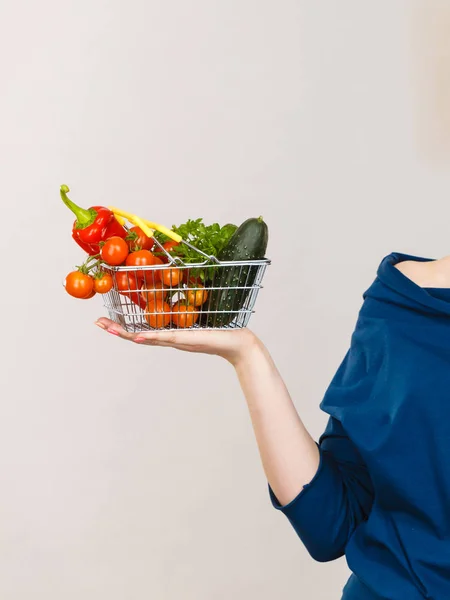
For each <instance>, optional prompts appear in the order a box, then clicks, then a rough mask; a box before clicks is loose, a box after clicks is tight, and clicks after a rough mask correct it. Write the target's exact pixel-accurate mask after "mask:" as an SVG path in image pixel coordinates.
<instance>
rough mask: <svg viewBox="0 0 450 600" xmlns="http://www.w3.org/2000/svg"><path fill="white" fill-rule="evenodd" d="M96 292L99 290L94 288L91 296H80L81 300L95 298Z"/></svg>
mask: <svg viewBox="0 0 450 600" xmlns="http://www.w3.org/2000/svg"><path fill="white" fill-rule="evenodd" d="M96 293H97V292H96V291H95V290H92V292H91V293H90V294H89V296H86V298H80V300H89V298H93V297H94V296H95V294H96Z"/></svg>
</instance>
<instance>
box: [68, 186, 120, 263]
mask: <svg viewBox="0 0 450 600" xmlns="http://www.w3.org/2000/svg"><path fill="white" fill-rule="evenodd" d="M69 191H70V190H69V188H68V187H67V185H62V186H61V190H60V194H61V198H62V201H63V202H64V204H65V205H66V206H67V207H68V208H70V210H71V211H72V212H73V213H74V214H75V216H76V220H75V222H74V224H73V228H72V237H73V239H74V240H75V241H76V243H77V244H78V245H79V246H80V247H81V248H83V250H84V251H85V252H87V253H88V254H90V255H91V256H93V255H94V254H98V253H99V252H100V242H105V241H106V240H107V239H108V238H110V237H112V236H113V235H118V236H119V237H121V238H125V237H126V236H127V235H128V232H127V230H126V229H125V228H124V227H122V225H121V224H120V223H119V221H117V219H116V217H115V216H114V213H113V212H112V211H111V210H109V208H106V207H105V206H92V207H91V208H88V209H87V210H86V209H84V208H80V207H79V206H77V205H76V204H75V203H74V202H72V200H69V198H68V197H67V193H68V192H69Z"/></svg>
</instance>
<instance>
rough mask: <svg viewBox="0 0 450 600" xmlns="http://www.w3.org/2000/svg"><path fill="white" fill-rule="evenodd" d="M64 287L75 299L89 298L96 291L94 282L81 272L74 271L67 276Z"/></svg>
mask: <svg viewBox="0 0 450 600" xmlns="http://www.w3.org/2000/svg"><path fill="white" fill-rule="evenodd" d="M64 287H65V288H66V292H67V293H68V294H70V295H71V296H73V297H74V298H87V297H88V296H89V297H90V295H91V294H92V292H93V290H94V280H93V279H92V277H91V276H90V275H86V274H85V273H81V271H72V272H71V273H69V274H68V275H67V277H66V281H65V282H64Z"/></svg>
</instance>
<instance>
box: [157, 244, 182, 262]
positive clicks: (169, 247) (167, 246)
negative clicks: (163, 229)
mask: <svg viewBox="0 0 450 600" xmlns="http://www.w3.org/2000/svg"><path fill="white" fill-rule="evenodd" d="M179 245H180V242H174V241H173V240H169V241H168V242H165V243H164V244H163V248H164V249H165V250H166V252H168V253H169V254H171V253H172V250H173V249H174V248H175V247H176V246H179ZM161 260H162V262H163V263H168V262H169V258H168V256H167V255H166V254H165V253H164V252H163V251H162V250H161Z"/></svg>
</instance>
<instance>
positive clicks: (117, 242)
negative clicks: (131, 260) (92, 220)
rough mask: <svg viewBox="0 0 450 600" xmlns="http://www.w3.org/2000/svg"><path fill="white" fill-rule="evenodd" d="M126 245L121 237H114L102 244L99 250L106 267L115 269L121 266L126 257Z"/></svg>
mask: <svg viewBox="0 0 450 600" xmlns="http://www.w3.org/2000/svg"><path fill="white" fill-rule="evenodd" d="M128 252H129V250H128V244H127V243H126V241H125V240H123V239H122V238H121V237H119V236H117V235H115V236H113V237H111V238H109V240H106V242H105V243H104V244H103V246H102V249H101V250H100V256H101V257H102V260H103V261H104V262H105V263H107V264H108V265H112V266H114V267H117V266H118V265H121V264H122V263H123V262H124V260H125V259H126V257H127V256H128Z"/></svg>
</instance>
